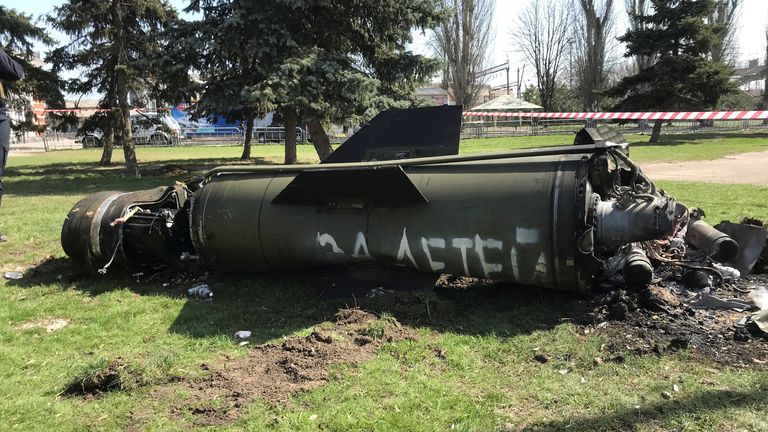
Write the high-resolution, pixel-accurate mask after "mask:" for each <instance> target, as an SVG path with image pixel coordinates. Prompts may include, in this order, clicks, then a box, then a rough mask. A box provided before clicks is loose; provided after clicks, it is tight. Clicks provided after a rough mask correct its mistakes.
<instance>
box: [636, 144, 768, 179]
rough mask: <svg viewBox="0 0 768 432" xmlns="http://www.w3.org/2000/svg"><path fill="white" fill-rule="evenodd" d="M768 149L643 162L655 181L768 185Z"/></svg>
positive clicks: (644, 168)
mask: <svg viewBox="0 0 768 432" xmlns="http://www.w3.org/2000/svg"><path fill="white" fill-rule="evenodd" d="M766 167H768V152H750V153H741V154H737V155H731V156H726V157H724V158H722V159H717V160H705V161H682V162H658V163H648V164H642V165H641V168H642V169H643V172H644V173H645V174H647V175H648V177H650V178H651V179H653V180H685V181H700V182H708V183H726V184H753V185H760V186H768V169H766Z"/></svg>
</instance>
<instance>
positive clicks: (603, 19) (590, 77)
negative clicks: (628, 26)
mask: <svg viewBox="0 0 768 432" xmlns="http://www.w3.org/2000/svg"><path fill="white" fill-rule="evenodd" d="M577 5H578V11H577V12H576V13H575V16H574V21H575V23H576V25H575V26H574V29H575V31H574V34H573V36H572V39H573V40H574V41H575V45H576V50H577V55H576V61H575V62H574V63H575V64H574V65H573V66H575V69H576V75H577V77H578V86H577V87H578V92H579V96H580V98H581V100H582V104H583V107H584V108H585V109H586V110H588V111H597V110H598V108H599V105H600V92H601V91H602V90H603V89H604V87H605V85H606V82H607V81H608V56H609V48H610V45H609V44H610V39H612V37H611V36H612V33H613V0H603V1H602V2H598V4H595V0H578V4H577Z"/></svg>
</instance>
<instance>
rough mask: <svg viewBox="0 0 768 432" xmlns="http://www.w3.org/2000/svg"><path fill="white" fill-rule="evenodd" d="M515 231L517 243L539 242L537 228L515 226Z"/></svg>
mask: <svg viewBox="0 0 768 432" xmlns="http://www.w3.org/2000/svg"><path fill="white" fill-rule="evenodd" d="M515 232H516V237H515V241H516V242H517V244H521V245H522V244H536V243H538V242H539V230H538V229H536V228H523V227H517V230H516V231H515Z"/></svg>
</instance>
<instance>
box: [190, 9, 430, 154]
mask: <svg viewBox="0 0 768 432" xmlns="http://www.w3.org/2000/svg"><path fill="white" fill-rule="evenodd" d="M440 4H441V1H440V0H426V1H425V0H366V1H355V2H350V1H345V0H329V1H322V2H320V1H305V0H284V1H280V2H253V1H248V0H232V1H214V0H200V1H194V2H192V4H191V6H190V7H191V8H192V9H194V10H202V11H203V13H204V16H205V17H210V18H204V19H203V26H202V27H201V29H202V30H201V31H202V32H203V33H204V34H205V33H208V36H204V37H202V39H201V41H192V43H193V44H196V45H198V46H199V47H200V48H201V49H202V52H203V55H202V56H201V57H202V61H201V64H200V66H199V68H198V69H199V70H201V71H202V79H203V81H205V86H204V91H203V93H202V96H201V98H200V102H199V103H198V105H201V107H198V108H197V109H198V110H204V111H206V112H207V113H208V114H215V113H217V111H218V113H221V112H222V111H223V112H224V113H227V114H228V115H239V116H240V117H241V118H243V119H245V120H246V127H248V126H249V125H250V124H251V121H250V119H249V118H248V117H249V113H259V114H261V113H264V112H267V111H272V110H275V111H277V113H278V114H279V116H280V118H281V119H282V120H283V124H284V127H285V130H286V134H285V139H286V155H285V162H286V163H295V162H296V136H295V134H294V133H293V132H292V131H293V130H294V129H295V127H296V125H299V124H302V123H304V122H306V123H307V125H308V128H309V131H310V135H311V136H312V143H313V144H314V145H315V148H316V150H317V152H318V155H319V156H320V158H321V159H323V158H325V157H326V156H327V155H328V154H330V152H331V146H330V142H329V141H328V137H327V135H326V133H325V130H324V127H323V123H325V122H328V121H333V122H338V123H345V124H347V123H349V122H351V121H354V120H356V119H361V118H365V117H366V116H367V115H370V110H372V109H382V108H385V107H389V106H393V105H397V106H402V105H407V104H411V103H413V101H411V100H409V95H410V94H411V93H413V91H414V89H415V87H416V85H417V84H419V83H420V82H422V81H423V80H425V79H428V78H429V77H431V76H432V74H433V73H434V72H436V71H437V70H438V67H439V63H438V62H436V61H435V60H432V59H428V58H425V57H422V56H420V55H415V54H413V53H411V52H409V51H407V50H406V43H408V42H409V41H410V38H411V35H410V31H411V29H412V28H431V27H434V26H435V25H437V23H438V21H439V19H440V18H441V17H442V14H441V12H440V8H439V5H440ZM248 132H249V131H246V135H247V136H248V135H250V134H249V133H248ZM248 150H249V149H248V146H246V148H245V149H244V152H243V156H244V157H245V156H247V155H248V154H249V153H248Z"/></svg>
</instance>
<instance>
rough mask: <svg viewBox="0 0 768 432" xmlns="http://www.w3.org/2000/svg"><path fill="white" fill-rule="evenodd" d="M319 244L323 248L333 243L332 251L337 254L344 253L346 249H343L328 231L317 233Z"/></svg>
mask: <svg viewBox="0 0 768 432" xmlns="http://www.w3.org/2000/svg"><path fill="white" fill-rule="evenodd" d="M317 244H318V245H320V247H321V248H324V247H325V246H327V245H331V252H333V253H335V254H344V251H343V250H341V248H340V247H339V245H338V244H336V240H335V239H334V238H333V236H331V235H330V234H328V233H325V234H322V235H321V234H320V233H319V232H318V233H317Z"/></svg>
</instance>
